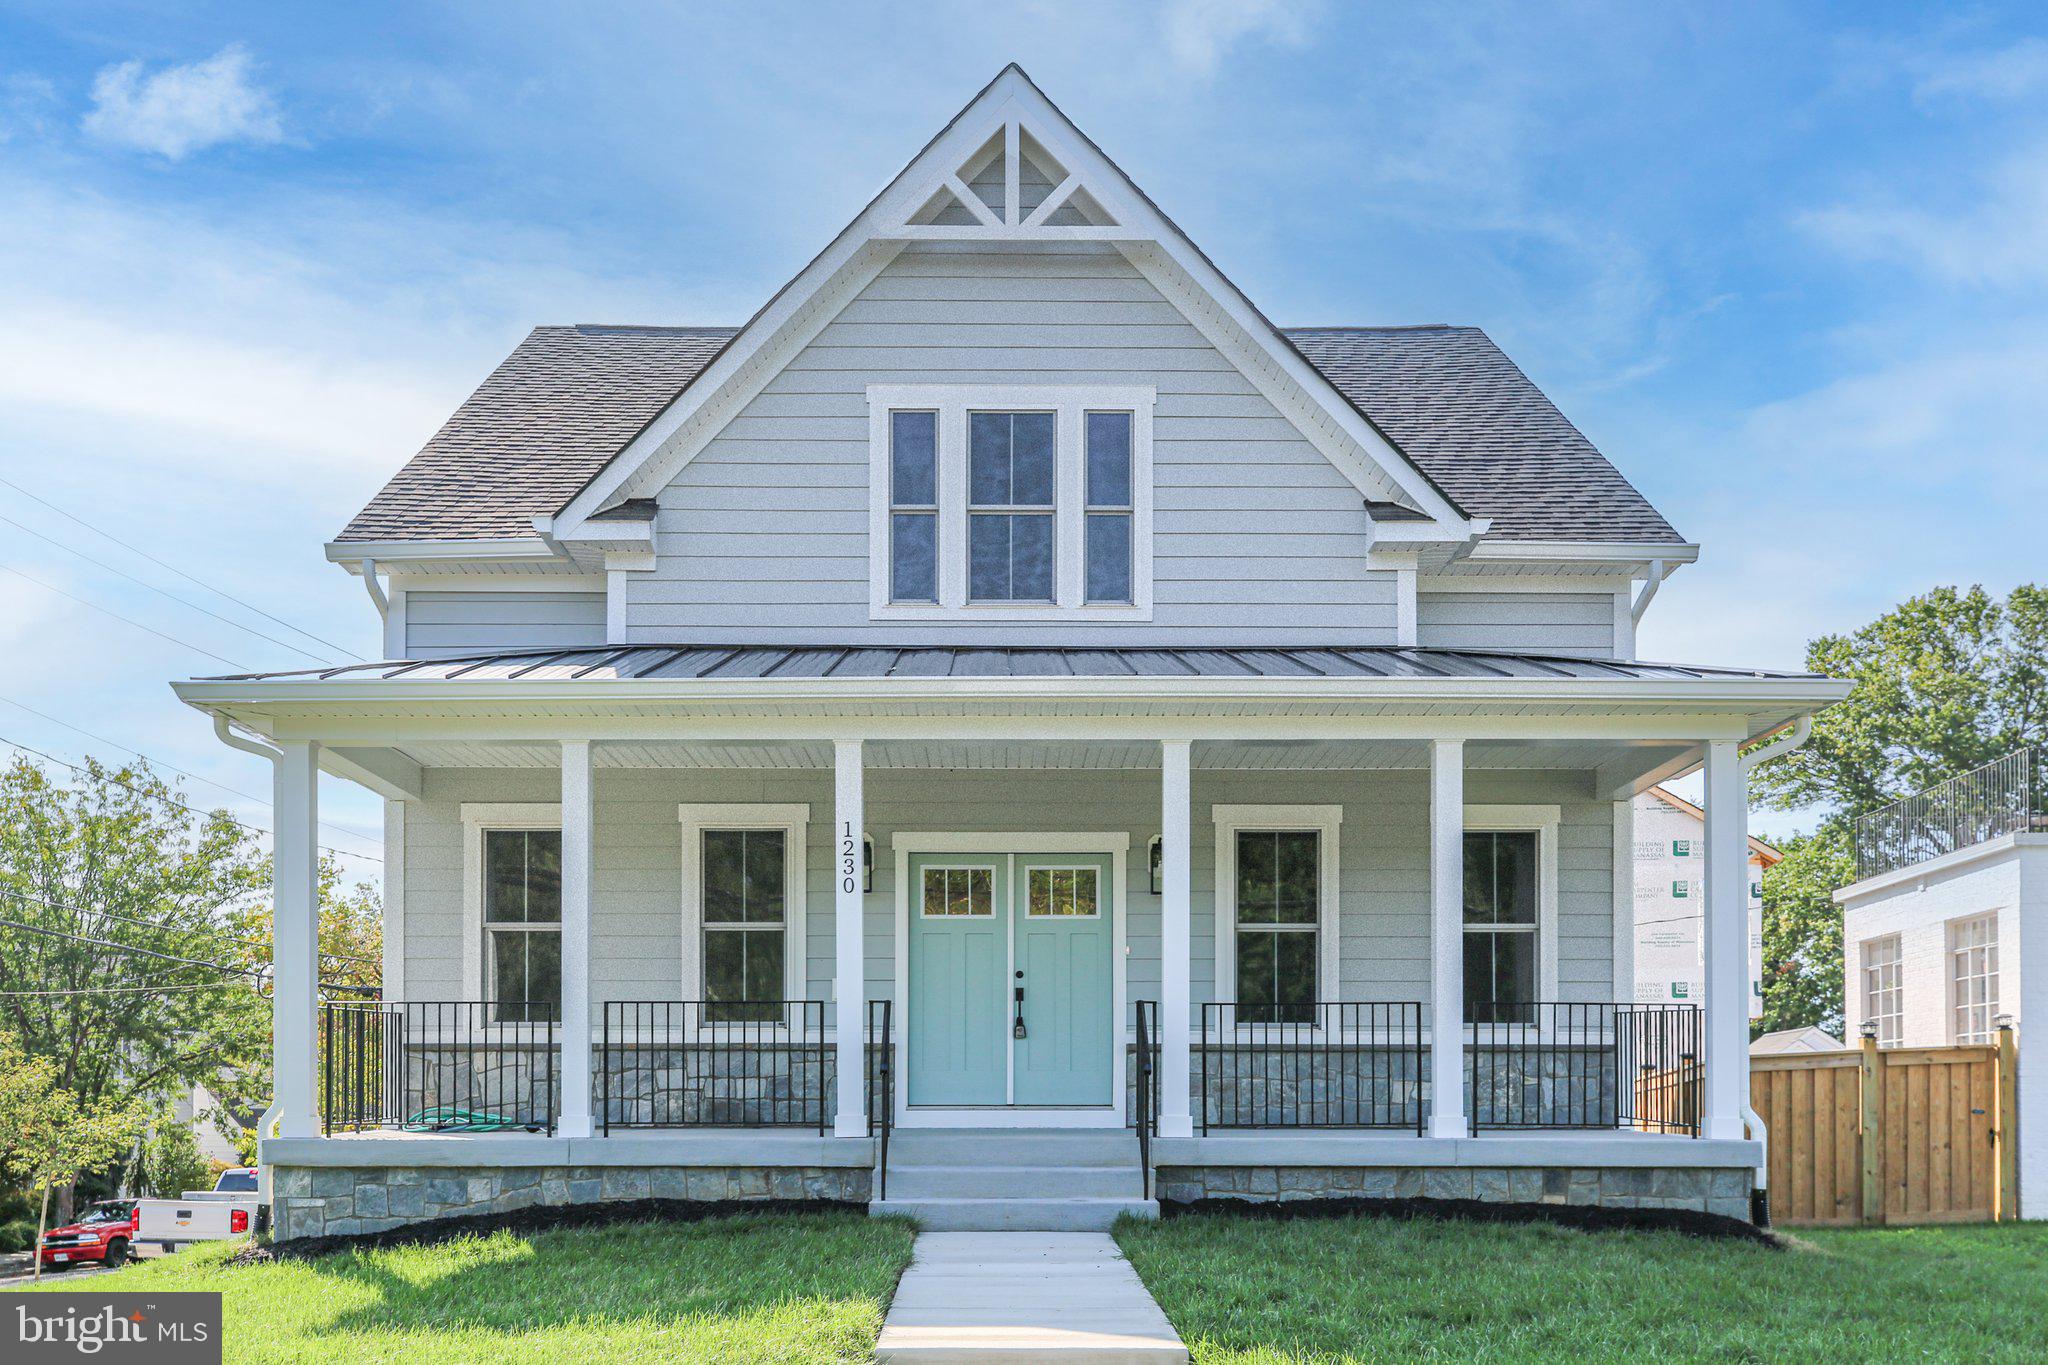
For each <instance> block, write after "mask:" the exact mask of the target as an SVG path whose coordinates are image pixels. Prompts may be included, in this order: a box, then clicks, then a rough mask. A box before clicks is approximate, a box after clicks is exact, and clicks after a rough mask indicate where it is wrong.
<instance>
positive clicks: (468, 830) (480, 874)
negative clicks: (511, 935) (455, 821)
mask: <svg viewBox="0 0 2048 1365" xmlns="http://www.w3.org/2000/svg"><path fill="white" fill-rule="evenodd" d="M561 827H562V807H561V805H560V803H559V802H552V801H465V802H463V803H462V998H463V999H464V1000H482V999H484V998H485V994H486V991H487V990H488V987H487V985H486V983H485V980H484V977H485V974H486V969H485V963H484V835H485V834H486V833H487V832H489V831H491V830H534V829H538V830H548V829H555V830H558V829H560V828H561Z"/></svg>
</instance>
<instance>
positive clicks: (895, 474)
mask: <svg viewBox="0 0 2048 1365" xmlns="http://www.w3.org/2000/svg"><path fill="white" fill-rule="evenodd" d="M889 600H890V601H892V602H928V603H929V602H937V601H938V600H939V415H938V414H937V413H936V412H894V413H891V414H889Z"/></svg>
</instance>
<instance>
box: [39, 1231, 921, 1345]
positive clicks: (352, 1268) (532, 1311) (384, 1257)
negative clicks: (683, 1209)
mask: <svg viewBox="0 0 2048 1365" xmlns="http://www.w3.org/2000/svg"><path fill="white" fill-rule="evenodd" d="M910 1241H911V1231H910V1228H909V1227H908V1225H906V1224H904V1223H902V1222H900V1221H897V1220H893V1219H868V1218H863V1217H861V1216H859V1215H857V1214H821V1215H761V1216H747V1217H738V1218H721V1219H712V1220H708V1221H706V1222H701V1223H633V1224H619V1225H615V1226H610V1227H600V1228H578V1229H570V1230H562V1231H553V1232H543V1233H535V1234H530V1235H515V1234H512V1233H509V1232H498V1233H492V1234H489V1235H486V1236H472V1237H464V1238H460V1239H457V1240H454V1241H449V1242H443V1243H439V1244H437V1245H433V1246H417V1247H397V1248H392V1249H389V1250H382V1251H355V1252H349V1253H346V1254H343V1255H338V1256H329V1257H322V1258H320V1259H318V1260H305V1261H280V1262H275V1263H271V1264H264V1265H243V1266H229V1265H226V1264H224V1262H225V1261H226V1260H227V1259H228V1257H229V1256H230V1255H232V1254H233V1252H234V1251H235V1250H237V1249H239V1247H240V1245H241V1244H240V1243H234V1244H215V1245H211V1246H202V1247H195V1248H193V1249H192V1250H190V1251H187V1252H182V1253H180V1254H179V1255H177V1256H171V1257H165V1258H162V1259H153V1260H148V1261H141V1262H137V1263H135V1264H133V1265H130V1266H128V1267H126V1268H124V1269H122V1270H119V1271H115V1272H112V1273H110V1274H106V1275H97V1276H94V1277H93V1278H92V1279H91V1280H90V1281H80V1282H76V1287H77V1288H78V1289H80V1290H88V1289H89V1290H92V1291H94V1292H99V1293H105V1292H109V1291H116V1290H119V1291H149V1290H162V1291H174V1290H216V1289H217V1290H219V1291H221V1293H222V1294H223V1295H224V1296H225V1298H224V1302H223V1310H224V1317H225V1328H226V1331H225V1335H226V1338H227V1342H226V1347H227V1351H226V1356H227V1360H228V1361H231V1362H234V1361H249V1362H263V1365H272V1363H273V1362H292V1361H341V1360H346V1361H350V1362H358V1361H360V1362H372V1361H393V1362H397V1361H403V1362H406V1365H429V1362H457V1361H459V1362H463V1365H477V1363H478V1362H492V1361H503V1362H511V1361H524V1360H554V1361H557V1362H561V1365H591V1363H593V1362H600V1361H601V1362H603V1365H619V1362H625V1361H655V1360H660V1361H675V1360H707V1361H708V1360H716V1361H735V1362H742V1361H776V1362H791V1361H854V1360H866V1359H868V1358H869V1357H870V1354H871V1353H872V1351H873V1350H874V1345H875V1338H876V1336H877V1335H878V1334H879V1333H880V1332H881V1330H882V1315H883V1313H884V1312H885V1311H886V1309H887V1307H888V1302H889V1297H890V1295H891V1294H892V1293H894V1291H895V1287H896V1280H897V1277H898V1276H899V1275H900V1274H901V1273H902V1271H903V1267H904V1266H905V1265H907V1264H909V1261H910ZM43 1286H44V1289H45V1291H61V1290H63V1288H64V1287H65V1286H64V1283H63V1281H62V1279H61V1278H57V1279H55V1280H54V1281H53V1279H52V1278H51V1277H48V1276H46V1277H45V1278H44V1280H43Z"/></svg>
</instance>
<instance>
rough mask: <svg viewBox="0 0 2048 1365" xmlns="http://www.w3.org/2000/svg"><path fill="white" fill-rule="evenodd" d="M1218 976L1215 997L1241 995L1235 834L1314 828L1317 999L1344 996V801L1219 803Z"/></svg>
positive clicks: (1214, 814)
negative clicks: (1340, 937) (1340, 947)
mask: <svg viewBox="0 0 2048 1365" xmlns="http://www.w3.org/2000/svg"><path fill="white" fill-rule="evenodd" d="M1210 818H1211V819H1212V820H1213V821H1214V822H1215V826H1216V925H1215V932H1216V980H1215V983H1214V985H1213V986H1212V988H1211V991H1210V995H1211V998H1212V999H1215V1000H1219V1001H1226V1000H1235V999H1236V997H1237V836H1238V835H1239V834H1240V833H1243V832H1245V831H1251V830H1268V831H1274V832H1281V833H1293V832H1302V831H1306V832H1312V833H1314V834H1315V835H1316V836H1317V838H1316V860H1317V873H1316V999H1317V1000H1318V1001H1330V1000H1337V999H1339V998H1341V993H1340V985H1341V983H1340V982H1339V980H1338V970H1339V967H1338V964H1339V961H1340V959H1339V956H1338V952H1337V924H1338V921H1339V919H1340V918H1341V916H1340V915H1339V913H1338V909H1339V907H1338V894H1339V880H1338V856H1339V848H1338V839H1339V836H1340V834H1341V832H1342V830H1343V826H1344V807H1343V806H1341V805H1220V804H1219V805H1215V806H1211V807H1210Z"/></svg>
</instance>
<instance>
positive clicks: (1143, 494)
mask: <svg viewBox="0 0 2048 1365" xmlns="http://www.w3.org/2000/svg"><path fill="white" fill-rule="evenodd" d="M1158 396H1159V394H1158V390H1157V389H1154V388H1151V387H1149V386H1125V387H1106V386H1093V385H1064V384H1062V385H1051V386H1045V385H1017V384H871V385H869V386H868V390H867V397H868V616H869V618H870V619H872V620H876V621H1149V620H1151V619H1152V409H1153V406H1154V404H1155V403H1157V401H1158ZM904 409H916V410H919V411H926V412H937V413H938V415H939V421H938V498H939V525H938V560H939V563H938V570H939V601H938V604H937V605H936V606H934V605H932V604H931V603H928V602H892V601H890V600H889V587H890V584H889V567H890V564H889V560H890V556H889V539H890V523H889V508H890V481H889V414H890V413H891V412H895V411H900V410H904ZM987 410H1003V411H1025V410H1030V411H1038V412H1044V411H1052V412H1054V413H1056V414H1058V420H1057V430H1058V440H1059V447H1058V455H1057V461H1058V462H1057V466H1056V469H1055V480H1054V492H1055V497H1056V499H1057V501H1056V503H1055V511H1054V513H1053V523H1054V524H1053V601H1052V602H1050V603H1046V602H973V603H970V602H969V601H968V600H967V414H968V413H969V412H970V411H987ZM1097 411H1115V412H1128V413H1130V414H1131V600H1130V601H1129V602H1127V603H1121V602H1093V603H1091V602H1087V601H1085V600H1084V599H1085V597H1086V583H1085V581H1084V579H1085V570H1086V563H1085V559H1084V554H1085V551H1084V542H1083V536H1084V535H1085V533H1086V532H1085V518H1086V514H1087V509H1086V503H1085V501H1084V500H1085V498H1086V478H1085V475H1086V469H1087V463H1086V451H1085V450H1084V449H1083V423H1082V415H1083V414H1084V413H1087V412H1097Z"/></svg>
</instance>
